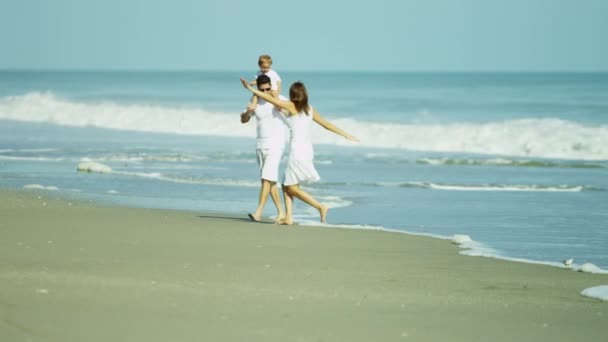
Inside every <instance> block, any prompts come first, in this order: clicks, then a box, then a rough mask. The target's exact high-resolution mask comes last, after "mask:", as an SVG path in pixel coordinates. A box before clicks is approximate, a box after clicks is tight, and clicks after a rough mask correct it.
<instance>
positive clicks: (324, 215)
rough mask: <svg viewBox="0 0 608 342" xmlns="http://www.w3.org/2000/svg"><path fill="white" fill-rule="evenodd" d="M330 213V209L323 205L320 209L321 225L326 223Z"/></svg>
mask: <svg viewBox="0 0 608 342" xmlns="http://www.w3.org/2000/svg"><path fill="white" fill-rule="evenodd" d="M328 211H329V208H328V207H327V206H325V205H321V208H320V209H319V214H320V215H321V223H325V219H326V218H327V212H328Z"/></svg>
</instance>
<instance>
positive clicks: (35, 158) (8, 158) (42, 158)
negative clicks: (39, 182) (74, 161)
mask: <svg viewBox="0 0 608 342" xmlns="http://www.w3.org/2000/svg"><path fill="white" fill-rule="evenodd" d="M0 160H19V161H36V162H57V161H63V160H64V158H48V157H25V156H2V155H0Z"/></svg>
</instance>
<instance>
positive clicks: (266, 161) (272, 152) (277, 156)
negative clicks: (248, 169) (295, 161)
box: [255, 148, 283, 182]
mask: <svg viewBox="0 0 608 342" xmlns="http://www.w3.org/2000/svg"><path fill="white" fill-rule="evenodd" d="M255 154H256V156H257V160H258V166H259V167H260V178H261V179H265V180H267V181H271V182H276V181H277V180H278V179H279V164H280V163H281V157H282V156H283V150H277V149H261V148H258V149H257V150H256V151H255Z"/></svg>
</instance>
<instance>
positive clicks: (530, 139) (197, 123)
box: [0, 92, 608, 160]
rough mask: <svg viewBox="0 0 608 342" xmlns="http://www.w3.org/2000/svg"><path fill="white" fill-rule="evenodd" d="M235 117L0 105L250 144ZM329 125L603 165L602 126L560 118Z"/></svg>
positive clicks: (32, 103) (389, 140)
mask: <svg viewBox="0 0 608 342" xmlns="http://www.w3.org/2000/svg"><path fill="white" fill-rule="evenodd" d="M234 115H235V114H234V113H212V112H208V111H205V110H203V109H192V108H174V107H162V106H153V105H134V104H131V105H124V104H116V103H111V102H102V103H85V102H74V101H68V100H64V99H61V98H58V97H56V96H55V95H53V94H52V93H38V92H34V93H28V94H26V95H23V96H10V97H4V98H1V99H0V119H9V120H18V121H28V122H49V123H56V124H60V125H68V126H94V127H104V128H111V129H121V130H137V131H146V132H166V133H176V134H200V135H221V136H233V137H253V136H254V135H255V132H254V131H255V130H254V129H252V128H251V127H250V126H248V125H236V124H235V119H234V117H235V116H234ZM332 121H334V122H335V123H336V124H337V125H338V126H340V127H341V128H343V129H344V130H346V131H348V132H351V133H352V134H354V135H355V136H357V137H358V138H360V140H361V144H360V145H361V146H368V147H383V148H398V149H406V150H417V151H441V152H466V153H479V154H491V155H510V156H517V157H539V158H557V159H573V160H574V159H580V160H608V126H585V125H582V124H579V123H576V122H571V121H565V120H560V119H521V120H509V121H500V122H489V123H460V124H456V123H454V124H435V125H430V124H396V123H378V122H363V121H358V120H354V119H336V120H332ZM313 140H314V141H315V142H316V143H324V144H334V145H350V144H351V143H349V142H347V141H345V140H344V139H343V138H341V137H338V136H335V135H331V134H327V133H325V132H323V130H322V129H320V128H318V127H317V128H315V129H314V131H313Z"/></svg>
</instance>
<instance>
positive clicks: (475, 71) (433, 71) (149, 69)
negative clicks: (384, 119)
mask: <svg viewBox="0 0 608 342" xmlns="http://www.w3.org/2000/svg"><path fill="white" fill-rule="evenodd" d="M32 71H33V72H245V73H247V72H251V70H242V69H203V68H200V69H199V68H157V69H153V68H5V67H0V72H32ZM281 72H289V73H291V72H311V73H314V72H328V73H332V72H334V73H480V74H481V73H513V74H517V73H539V74H541V73H608V69H606V70H602V69H598V70H593V69H581V70H578V69H561V70H560V69H558V70H552V69H544V70H530V69H502V70H501V69H479V70H474V69H472V70H458V69H452V70H450V69H444V70H442V69H417V70H414V69H401V70H385V69H282V70H281Z"/></svg>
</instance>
